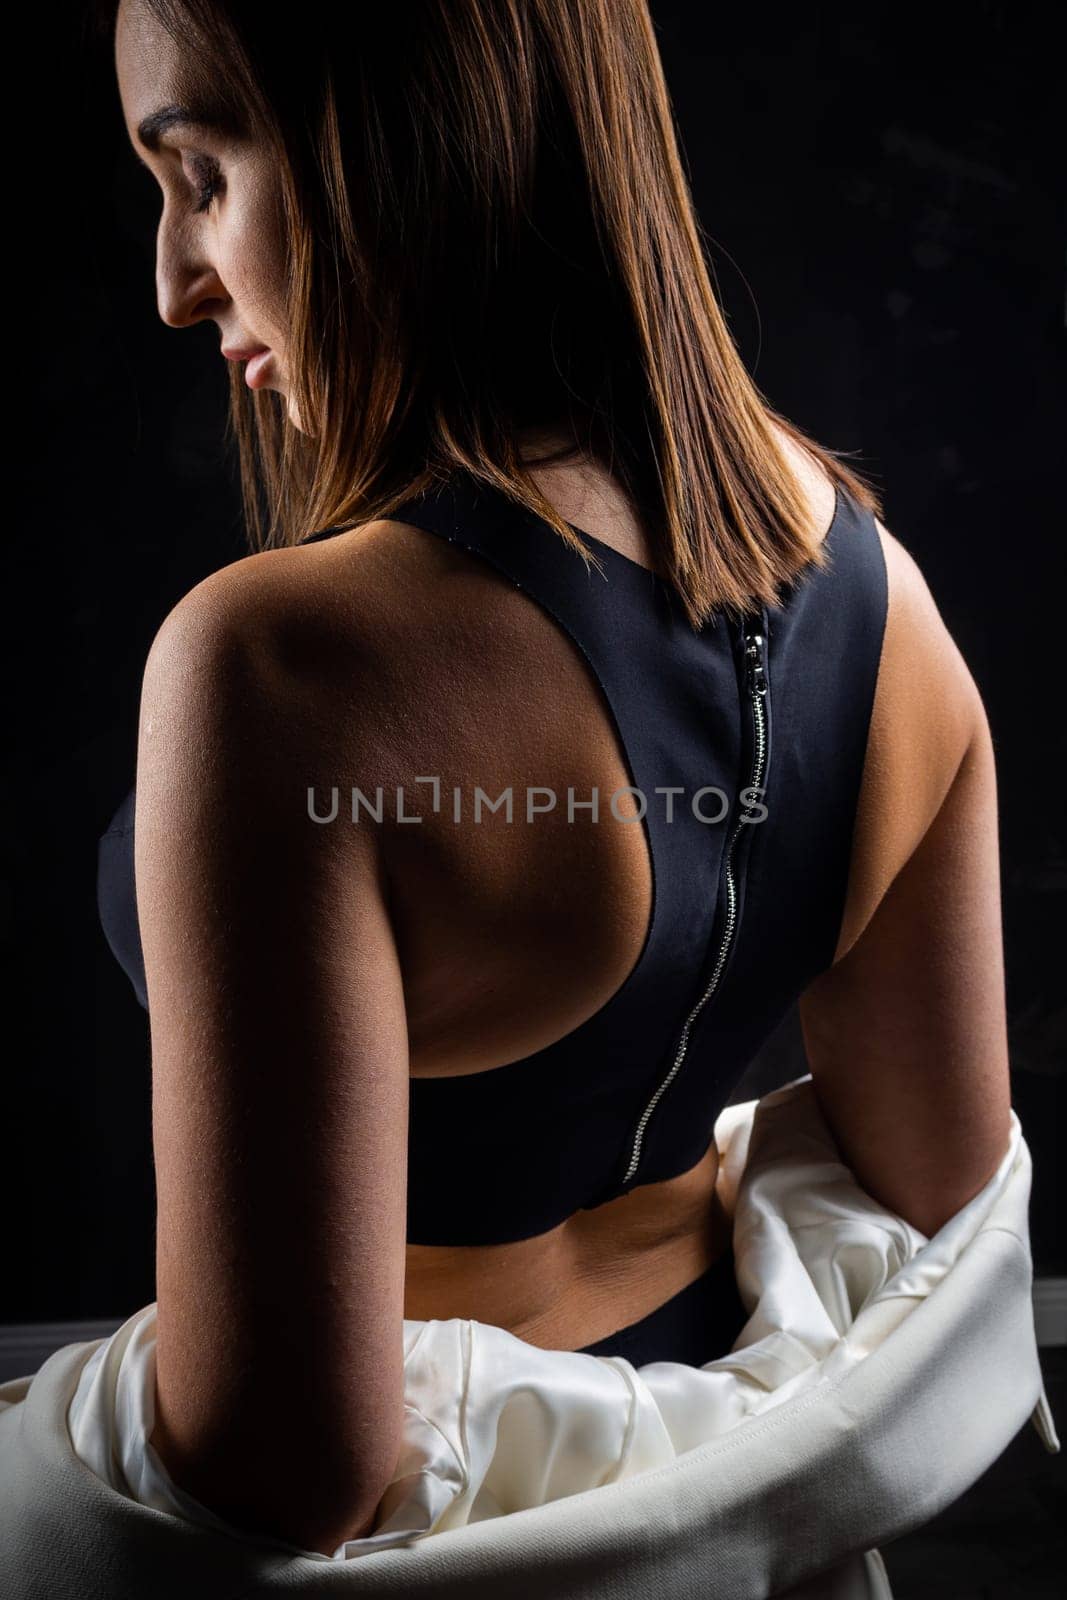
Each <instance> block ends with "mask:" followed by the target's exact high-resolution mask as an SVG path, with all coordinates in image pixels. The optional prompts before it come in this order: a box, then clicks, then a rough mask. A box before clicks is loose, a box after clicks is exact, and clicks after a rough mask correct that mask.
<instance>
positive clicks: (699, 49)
mask: <svg viewBox="0 0 1067 1600" xmlns="http://www.w3.org/2000/svg"><path fill="white" fill-rule="evenodd" d="M81 11H82V8H81V7H80V6H69V7H66V8H64V7H61V6H52V7H38V8H36V10H35V11H33V12H32V13H30V14H28V15H27V17H26V18H25V19H24V21H25V25H26V26H27V27H28V29H29V38H28V40H27V42H26V43H25V44H24V46H23V47H22V49H23V50H24V52H25V54H24V55H22V54H20V55H19V56H18V58H17V63H16V65H17V71H18V72H19V73H21V72H22V71H25V72H26V75H27V80H28V84H29V87H30V90H31V98H30V101H29V108H30V109H29V110H28V111H27V112H26V113H25V114H24V115H23V118H22V120H21V121H20V123H19V125H18V127H17V128H16V130H15V132H14V134H13V135H12V136H10V138H9V143H8V151H7V157H8V159H7V184H8V208H7V209H8V223H9V228H10V229H11V230H12V231H11V233H10V234H9V238H10V239H11V240H12V243H11V244H9V249H10V250H11V251H12V256H13V260H12V261H11V262H10V263H9V264H10V265H13V266H14V268H15V272H14V277H13V280H12V281H13V284H14V287H13V289H12V291H11V297H10V298H9V300H8V305H7V310H8V320H7V334H8V349H9V353H10V352H11V351H12V350H14V351H15V352H16V355H18V354H21V356H22V363H21V370H19V368H18V367H13V369H12V370H10V371H9V373H8V397H9V399H14V400H15V401H16V404H15V406H14V412H15V416H14V418H13V420H12V423H11V424H10V425H9V427H10V428H11V429H12V430H13V431H11V432H9V435H8V437H9V441H10V446H9V449H10V453H9V455H8V467H9V471H10V473H11V475H12V479H13V482H14V484H15V485H16V500H15V505H14V507H13V511H14V515H13V517H12V520H11V522H10V523H9V525H8V527H7V529H6V549H5V555H6V566H7V576H8V580H9V582H8V586H7V606H6V616H7V623H8V630H9V635H10V636H11V638H12V642H13V646H14V657H13V669H12V670H11V671H10V672H9V674H8V680H7V682H8V689H9V695H10V700H9V725H10V726H11V729H12V737H11V741H10V744H9V748H10V749H11V750H12V755H13V759H12V763H11V773H12V778H13V782H12V785H11V789H10V794H11V802H10V804H9V807H8V811H7V818H6V827H5V829H4V840H5V845H6V850H7V855H8V872H9V881H10V883H11V892H10V896H9V899H8V906H9V933H10V945H9V951H8V955H7V960H6V970H7V972H8V975H9V977H10V979H11V980H12V981H11V986H10V999H9V1002H8V1010H7V1020H8V1034H9V1041H8V1043H9V1049H8V1052H7V1056H8V1061H9V1068H8V1073H7V1077H6V1080H5V1087H4V1097H3V1106H2V1109H0V1118H2V1122H3V1124H4V1137H3V1143H2V1148H3V1151H4V1177H5V1180H6V1181H5V1191H6V1192H5V1224H6V1225H5V1229H4V1232H5V1237H6V1244H5V1265H6V1270H5V1271H4V1273H3V1274H2V1283H3V1288H2V1290H0V1294H2V1295H3V1296H4V1297H5V1304H4V1306H3V1308H2V1310H0V1321H5V1322H21V1321H26V1322H30V1321H46V1320H53V1319H54V1320H60V1319H65V1318H71V1319H73V1318H105V1317H111V1318H118V1317H124V1316H126V1315H128V1314H129V1313H130V1312H132V1311H133V1310H135V1309H137V1308H138V1307H139V1306H141V1305H143V1304H145V1303H146V1302H148V1301H149V1300H151V1299H153V1298H154V1295H155V1290H154V1272H153V1229H154V1215H153V1205H154V1189H153V1180H152V1168H151V1140H150V1126H149V1107H150V1098H149V1061H148V1032H147V1022H146V1019H145V1016H144V1013H143V1012H142V1011H141V1009H140V1007H139V1006H138V1005H137V1003H136V1001H135V999H134V996H133V993H132V991H131V989H130V987H129V985H128V983H127V980H126V978H125V977H124V975H123V974H122V972H121V971H120V969H119V968H118V967H117V966H116V965H115V963H114V961H113V960H112V958H111V955H110V952H109V950H108V948H107V946H106V944H105V943H104V940H103V936H102V934H101V932H100V929H99V925H98V923H97V914H96V902H95V872H96V841H97V837H98V835H99V834H100V832H101V831H102V830H103V828H104V827H105V825H106V824H107V822H108V820H109V818H110V816H111V814H112V812H113V810H114V808H115V806H116V805H117V804H118V801H119V800H120V799H121V797H122V796H123V794H124V793H125V791H126V789H127V788H128V787H129V784H130V783H131V782H132V779H133V766H134V757H135V750H136V724H137V707H138V696H139V689H140V678H141V671H142V668H143V664H144V660H145V656H146V653H147V650H148V646H149V644H150V642H151V639H152V637H153V635H154V633H155V631H156V629H157V628H158V626H159V624H160V622H161V621H162V619H163V617H164V616H165V615H166V613H167V612H168V611H169V610H170V608H171V607H172V606H173V605H174V604H175V603H176V602H177V601H178V600H179V599H180V597H181V596H182V595H183V594H184V593H186V591H187V590H188V589H190V588H191V587H192V586H193V585H194V584H195V583H196V582H198V581H199V579H200V578H202V577H203V576H205V575H206V574H207V573H208V572H210V571H212V570H214V569H216V568H217V567H220V566H222V565H224V564H226V563H227V562H229V561H232V560H235V559H237V558H238V557H239V556H241V555H242V554H244V553H245V546H244V544H243V538H242V533H241V525H240V514H239V504H238V498H237V493H236V479H235V476H234V472H233V467H232V464H231V463H228V462H227V460H226V459H225V456H224V448H223V418H224V397H225V374H224V371H223V365H222V361H221V359H220V357H219V354H218V336H217V331H216V330H215V329H214V327H213V326H211V325H208V326H203V327H198V328H196V329H192V330H184V331H182V332H180V333H176V332H175V331H174V330H172V329H168V328H166V327H164V326H163V324H162V323H161V322H160V321H159V320H158V318H157V315H156V310H155V290H154V282H153V251H154V244H153V233H154V222H155V216H156V211H157V205H158V202H157V199H156V193H155V189H154V184H153V182H152V180H151V179H150V178H149V177H148V176H147V175H146V174H145V173H143V172H141V171H140V170H139V169H138V168H137V167H136V165H135V162H134V158H133V155H132V153H131V151H130V150H129V148H128V145H127V143H126V137H125V133H124V130H123V127H122V122H121V117H120V112H119V107H118V97H117V91H116V89H115V86H114V79H113V73H112V69H111V63H110V56H109V54H108V52H107V50H106V49H103V50H101V51H98V53H97V55H96V56H95V57H94V56H93V55H92V54H91V53H90V52H88V51H87V50H86V48H85V46H84V45H83V44H82V42H81V40H80V36H79V26H80V16H81ZM298 14H299V8H298V7H295V6H294V16H298ZM653 15H654V17H655V19H656V22H657V26H658V29H659V34H660V40H661V48H662V52H663V56H664V60H665V65H666V70H667V76H668V81H669V84H670V86H671V89H672V92H673V96H674V102H675V107H676V112H677V117H678V123H679V127H680V130H681V133H682V137H683V140H684V145H685V150H686V155H687V160H688V165H689V170H690V173H691V182H692V187H693V191H694V197H695V200H696V203H697V207H698V210H699V213H700V217H701V220H702V223H703V225H704V228H705V230H706V234H707V237H708V249H709V252H710V256H711V260H712V262H713V265H714V268H715V273H716V278H717V281H718V285H719V289H720V292H721V295H722V298H723V301H724V302H725V304H726V306H727V309H728V312H729V315H730V319H731V323H732V326H733V328H734V330H735V332H736V335H737V338H738V340H739V342H740V345H741V347H742V350H743V353H744V355H745V357H746V360H747V362H748V364H749V367H750V370H754V371H755V374H756V377H757V381H758V382H759V383H760V386H761V387H762V389H763V390H764V392H765V393H766V394H767V395H768V396H769V398H770V399H771V401H772V402H773V403H774V404H775V405H776V406H777V407H778V408H779V409H781V410H783V411H784V412H785V413H786V414H788V415H791V416H792V417H794V418H795V419H796V420H797V421H798V422H800V423H801V424H802V425H804V426H805V427H807V428H808V429H810V430H811V431H813V432H814V433H815V434H816V435H817V436H818V437H820V438H821V439H823V440H824V442H826V443H828V444H830V445H833V446H835V447H838V448H842V449H848V450H858V451H860V452H861V454H860V456H859V458H858V459H859V464H860V465H861V466H863V467H865V468H867V469H868V470H870V471H872V472H873V473H874V474H875V476H876V478H877V481H878V482H879V483H880V484H881V485H882V486H883V487H884V489H885V492H886V498H887V508H886V520H887V522H888V525H889V526H890V527H891V528H892V530H893V531H894V533H895V534H896V535H897V537H898V538H899V539H901V540H902V542H903V543H904V544H905V545H906V546H907V547H908V549H909V550H911V551H912V553H913V554H914V555H915V557H916V559H917V560H918V562H919V564H920V566H921V567H922V569H923V571H924V572H925V574H926V576H927V579H928V581H929V583H930V586H931V588H932V590H933V592H934V595H935V597H936V599H937V601H938V604H939V605H940V607H941V610H942V613H943V615H944V616H945V618H946V620H947V622H948V624H949V627H950V628H951V630H952V632H953V634H954V636H955V638H956V640H957V641H958V643H959V645H960V648H961V649H962V651H963V653H964V655H965V657H966V659H967V661H968V663H969V664H970V667H971V670H972V672H973V673H974V675H975V678H976V679H977V681H978V684H979V687H980V689H981V691H982V695H983V697H984V700H985V704H986V706H987V709H988V713H989V718H990V722H991V725H992V729H993V735H994V740H995V743H996V749H997V756H998V766H999V775H1000V808H1001V844H1002V858H1003V904H1004V924H1005V942H1006V954H1007V970H1008V1000H1009V1010H1010V1025H1011V1049H1012V1063H1013V1085H1014V1090H1013V1093H1014V1102H1015V1105H1016V1109H1017V1110H1018V1112H1019V1115H1020V1117H1021V1119H1022V1121H1023V1126H1024V1130H1025V1132H1026V1135H1027V1138H1028V1140H1029V1143H1030V1146H1031V1150H1032V1152H1033V1155H1034V1160H1035V1189H1034V1204H1033V1218H1032V1220H1033V1242H1034V1252H1035V1260H1036V1265H1037V1269H1038V1270H1039V1271H1042V1272H1047V1273H1063V1272H1064V1271H1067V1260H1065V1245H1064V1239H1063V1236H1062V1233H1061V1232H1059V1231H1058V1230H1057V1229H1056V1227H1055V1226H1054V1218H1055V1214H1056V1209H1057V1207H1056V1203H1055V1198H1054V1189H1055V1185H1056V1181H1057V1176H1056V1168H1057V1163H1058V1160H1059V1150H1060V1139H1059V1138H1058V1135H1059V1133H1060V1130H1061V1129H1062V1127H1063V1119H1062V1109H1063V1099H1064V1058H1065V1054H1067V1052H1065V1049H1064V995H1063V982H1062V968H1063V962H1064V951H1063V941H1062V938H1061V936H1060V930H1061V928H1062V927H1063V925H1064V921H1065V906H1064V889H1065V884H1067V848H1065V836H1064V835H1065V829H1064V814H1063V805H1062V800H1061V796H1060V794H1059V792H1058V788H1057V784H1056V774H1057V771H1058V765H1057V757H1062V755H1063V747H1062V711H1061V709H1060V708H1061V705H1062V693H1063V682H1062V677H1061V675H1060V674H1059V672H1058V671H1057V668H1058V666H1059V660H1060V653H1061V651H1060V633H1061V627H1062V623H1061V618H1060V615H1059V607H1060V603H1061V596H1062V594H1063V590H1062V584H1061V583H1060V584H1057V583H1056V582H1055V581H1054V578H1061V574H1062V560H1059V561H1057V557H1059V556H1060V555H1061V546H1062V543H1063V532H1064V527H1063V503H1064V502H1063V495H1062V492H1061V477H1062V471H1063V467H1062V457H1063V437H1064V435H1063V427H1064V404H1063V399H1064V393H1063V369H1064V360H1063V356H1064V342H1065V341H1064V287H1065V285H1064V243H1065V227H1064V203H1063V202H1064V194H1063V168H1062V165H1061V164H1060V163H1059V162H1058V160H1057V146H1060V147H1062V144H1063V130H1062V127H1061V126H1059V124H1058V121H1056V120H1054V113H1053V105H1054V102H1055V99H1056V98H1062V96H1055V95H1054V92H1053V90H1054V84H1053V79H1052V73H1053V71H1054V64H1055V62H1056V59H1057V56H1056V52H1055V50H1054V49H1053V47H1052V41H1051V39H1050V38H1049V37H1048V36H1047V35H1044V34H1042V33H1041V32H1040V31H1039V30H1040V28H1041V27H1043V26H1044V24H1043V23H1042V22H1041V20H1040V13H1039V11H1038V10H1037V8H1030V7H1027V6H1014V5H1013V6H1009V5H1007V4H1005V3H996V4H985V5H982V4H971V5H969V6H966V7H964V6H959V7H956V6H950V7H940V8H934V7H926V8H923V9H919V8H915V9H914V10H913V11H910V12H909V10H908V8H906V7H905V8H902V7H901V6H899V5H888V4H868V5H867V6H865V7H864V8H862V12H861V13H857V11H856V8H854V7H851V6H846V5H844V4H823V5H809V6H800V7H793V8H790V9H789V11H788V12H787V11H784V10H783V13H782V15H781V16H780V17H778V16H774V15H773V14H771V13H768V12H767V10H766V8H763V7H753V6H747V7H736V8H733V10H731V9H730V8H726V7H721V6H717V5H711V4H706V3H702V0H694V3H691V4H682V3H677V0H675V3H670V4H668V3H665V0H654V3H653ZM11 70H13V69H12V68H9V75H10V72H11ZM1059 764H1060V765H1062V762H1060V763H1059ZM803 1070H804V1067H803V1061H802V1059H801V1058H800V1057H799V1056H798V1055H797V1039H796V1034H795V1030H794V1028H793V1027H792V1025H790V1026H787V1027H786V1029H784V1030H782V1031H781V1032H780V1034H779V1036H778V1038H777V1039H776V1040H775V1041H772V1045H771V1047H770V1048H769V1049H768V1051H767V1052H766V1054H765V1056H764V1058H763V1059H762V1060H761V1061H760V1062H757V1063H756V1064H755V1065H754V1067H753V1069H752V1071H751V1073H750V1075H749V1077H748V1078H746V1080H745V1084H744V1085H742V1090H743V1091H744V1092H745V1093H747V1092H750V1091H753V1086H757V1085H758V1086H760V1087H762V1086H764V1085H767V1084H769V1083H771V1082H776V1081H782V1080H783V1079H784V1078H787V1077H791V1076H794V1075H795V1074H796V1073H797V1072H799V1071H803ZM742 1097H744V1095H742Z"/></svg>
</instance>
